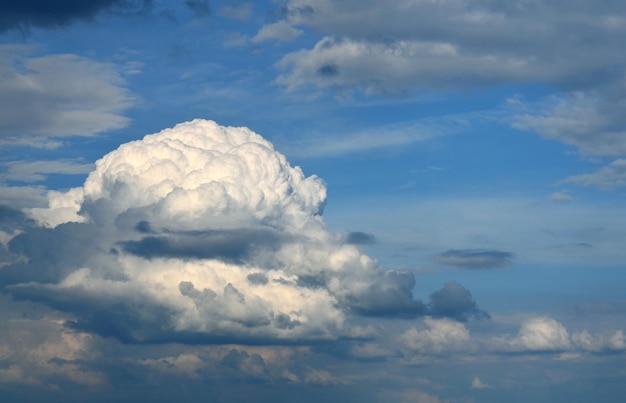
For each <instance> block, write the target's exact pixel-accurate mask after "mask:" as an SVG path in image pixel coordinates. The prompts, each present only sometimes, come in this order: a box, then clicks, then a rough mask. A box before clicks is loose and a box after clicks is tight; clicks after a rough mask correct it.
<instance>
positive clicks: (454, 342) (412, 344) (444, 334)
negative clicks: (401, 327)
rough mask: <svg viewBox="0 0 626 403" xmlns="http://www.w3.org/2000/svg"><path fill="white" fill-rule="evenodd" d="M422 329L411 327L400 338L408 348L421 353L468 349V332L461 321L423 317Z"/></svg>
mask: <svg viewBox="0 0 626 403" xmlns="http://www.w3.org/2000/svg"><path fill="white" fill-rule="evenodd" d="M423 323H424V326H425V327H426V328H425V329H423V330H418V329H417V328H411V329H409V330H407V331H406V332H405V333H404V334H402V335H401V337H400V340H401V341H402V343H403V345H404V346H405V347H406V348H408V349H409V350H412V351H416V352H419V353H422V354H441V353H444V352H446V353H449V352H454V351H463V350H468V349H469V342H470V333H469V331H468V330H467V328H466V327H465V326H464V325H463V323H461V322H457V321H454V320H451V319H434V318H430V317H425V318H424V320H423Z"/></svg>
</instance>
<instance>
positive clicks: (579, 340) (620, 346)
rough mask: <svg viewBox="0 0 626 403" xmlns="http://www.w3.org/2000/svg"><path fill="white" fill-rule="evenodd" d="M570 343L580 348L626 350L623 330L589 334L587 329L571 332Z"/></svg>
mask: <svg viewBox="0 0 626 403" xmlns="http://www.w3.org/2000/svg"><path fill="white" fill-rule="evenodd" d="M571 339H572V343H573V344H574V345H575V346H576V347H578V348H580V349H581V350H586V351H591V352H610V351H623V350H626V337H625V336H624V331H623V330H616V331H615V332H613V333H609V334H591V333H589V332H588V331H587V330H583V331H582V332H576V333H574V334H572V337H571Z"/></svg>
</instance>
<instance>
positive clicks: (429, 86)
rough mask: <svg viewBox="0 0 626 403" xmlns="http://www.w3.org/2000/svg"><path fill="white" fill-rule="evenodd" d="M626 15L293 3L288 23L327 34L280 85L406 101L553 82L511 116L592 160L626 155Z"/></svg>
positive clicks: (604, 9)
mask: <svg viewBox="0 0 626 403" xmlns="http://www.w3.org/2000/svg"><path fill="white" fill-rule="evenodd" d="M304 10H306V11H305V12H303V11H304ZM625 12H626V7H625V6H624V4H623V3H621V2H619V1H607V2H603V3H602V6H600V7H594V8H593V9H589V8H588V5H587V4H585V3H584V2H568V1H563V0H541V1H534V2H531V3H528V2H524V3H521V2H509V3H507V5H503V4H500V3H498V2H493V1H489V0H482V1H468V0H454V1H446V2H409V3H394V4H389V3H388V2H385V1H381V0H367V1H364V2H356V1H353V0H351V1H343V2H340V3H338V2H328V1H324V0H290V1H289V2H287V5H286V6H285V10H284V12H283V18H285V20H287V21H288V22H289V23H291V24H293V25H297V26H299V27H305V28H309V29H310V30H311V31H314V32H319V33H321V34H322V35H326V36H325V37H324V38H322V39H320V40H319V41H318V42H317V44H315V46H313V47H312V48H308V49H300V50H297V51H294V52H292V53H290V54H287V55H286V56H284V57H283V59H282V60H281V61H280V62H279V63H278V66H279V67H280V68H281V69H282V74H280V75H279V77H278V78H277V80H276V81H277V83H279V84H281V85H284V86H285V87H286V88H288V89H289V90H297V89H299V88H307V87H310V86H313V87H318V88H327V89H331V90H333V91H341V92H351V91H353V90H357V91H361V92H365V93H366V94H371V93H384V94H395V95H405V94H406V93H407V92H415V91H429V90H441V89H443V90H460V91H465V90H467V89H472V88H484V87H494V86H500V85H507V84H511V83H512V84H544V85H549V86H551V87H552V88H554V89H555V90H556V91H554V92H553V94H552V95H549V96H547V97H545V98H543V99H539V100H536V101H534V100H533V101H526V100H525V99H524V98H523V97H517V98H512V99H510V100H509V102H508V103H507V105H506V106H503V112H504V113H505V114H506V115H507V116H505V119H506V120H507V121H508V122H509V123H510V124H511V125H512V126H513V127H515V128H517V129H522V130H530V131H533V132H535V133H538V134H540V135H541V136H544V137H546V138H550V139H555V140H558V141H561V142H563V143H565V144H567V145H570V146H573V147H576V148H577V149H578V150H579V151H580V152H581V153H583V154H587V155H603V156H604V155H608V156H623V155H626V141H625V140H624V139H625V138H626V136H624V130H623V127H624V125H625V124H626V118H624V116H626V113H625V107H624V103H623V102H621V100H622V99H623V98H624V95H625V94H626V88H625V87H624V84H623V80H622V77H623V75H624V71H625V70H626V57H625V56H624V54H623V52H621V45H620V44H621V42H623V41H624V40H625V39H626V31H624V30H623V29H622V27H623V24H624V20H623V17H622V16H623V15H624V13H625Z"/></svg>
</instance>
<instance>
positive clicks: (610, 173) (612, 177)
mask: <svg viewBox="0 0 626 403" xmlns="http://www.w3.org/2000/svg"><path fill="white" fill-rule="evenodd" d="M562 182H563V183H578V184H581V185H585V186H595V187H598V188H600V189H611V188H616V187H622V186H625V185H626V159H618V160H615V161H613V162H611V163H610V164H609V165H607V166H605V167H603V168H601V169H599V170H597V171H596V172H593V173H589V174H581V175H574V176H570V177H567V178H565V179H564V180H563V181H562Z"/></svg>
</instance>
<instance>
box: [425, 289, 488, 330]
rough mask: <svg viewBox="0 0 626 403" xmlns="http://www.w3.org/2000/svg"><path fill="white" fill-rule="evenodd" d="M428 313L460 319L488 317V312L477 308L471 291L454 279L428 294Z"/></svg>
mask: <svg viewBox="0 0 626 403" xmlns="http://www.w3.org/2000/svg"><path fill="white" fill-rule="evenodd" d="M427 312H428V314H429V315H432V316H436V317H448V318H452V319H456V320H460V321H466V320H469V319H489V314H488V313H487V312H485V311H483V310H481V309H479V308H478V305H477V304H476V301H474V298H473V297H472V293H471V292H470V291H469V290H468V289H467V288H465V287H463V286H462V285H461V284H459V283H457V282H456V281H449V282H447V283H446V284H445V285H444V286H443V288H442V289H440V290H438V291H435V292H433V293H432V294H430V303H429V304H428V306H427Z"/></svg>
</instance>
